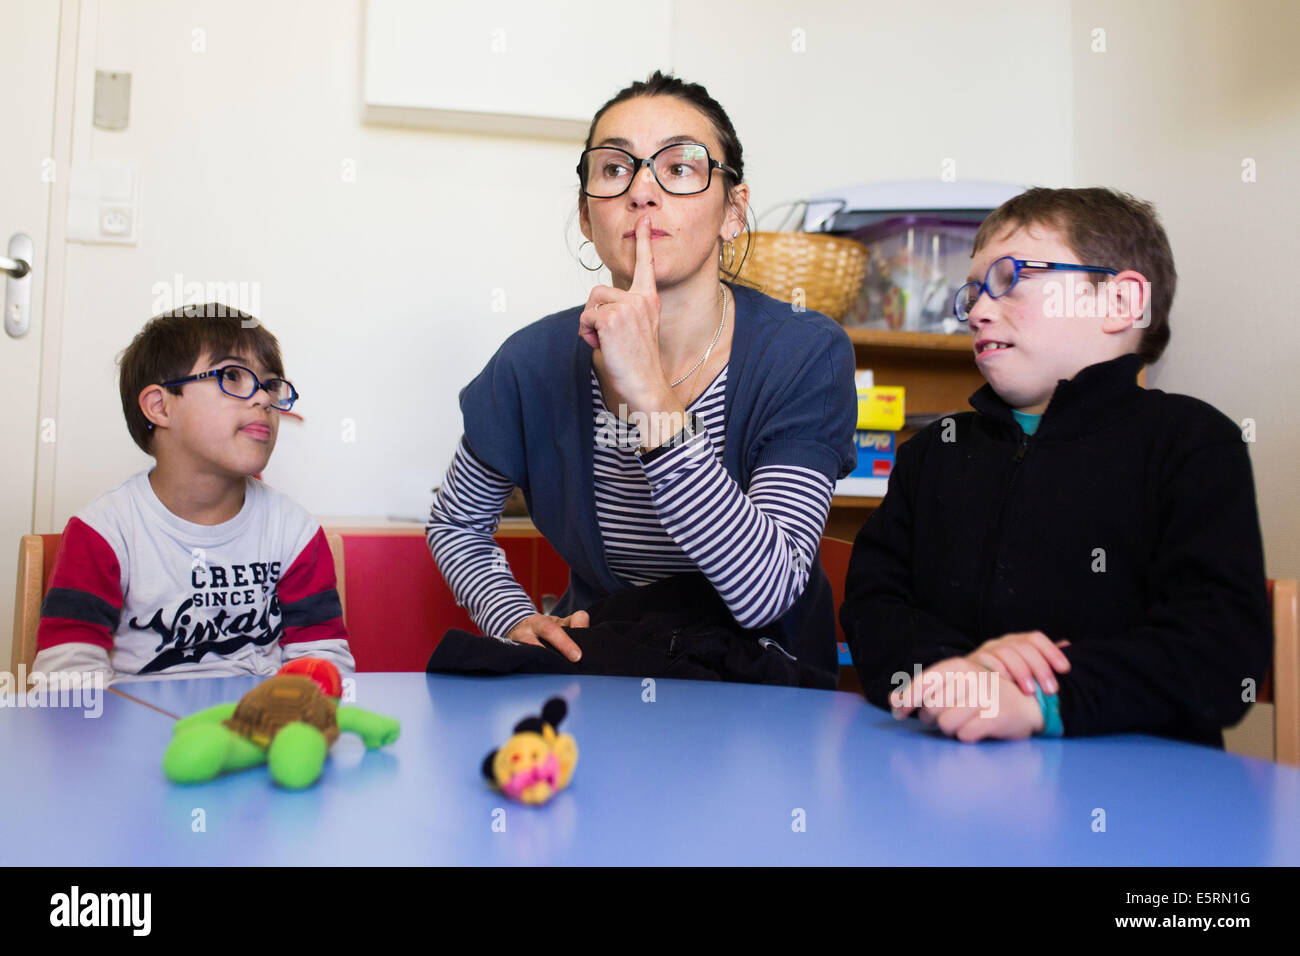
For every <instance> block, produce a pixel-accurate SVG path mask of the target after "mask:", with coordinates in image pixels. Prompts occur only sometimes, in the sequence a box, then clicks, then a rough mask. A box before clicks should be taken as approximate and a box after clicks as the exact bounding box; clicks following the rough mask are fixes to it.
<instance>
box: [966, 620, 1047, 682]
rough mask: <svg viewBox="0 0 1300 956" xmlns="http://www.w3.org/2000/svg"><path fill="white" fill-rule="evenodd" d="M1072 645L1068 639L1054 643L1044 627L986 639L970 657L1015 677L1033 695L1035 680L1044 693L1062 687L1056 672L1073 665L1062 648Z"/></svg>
mask: <svg viewBox="0 0 1300 956" xmlns="http://www.w3.org/2000/svg"><path fill="white" fill-rule="evenodd" d="M1069 646H1070V642H1069V641H1057V642H1056V643H1053V642H1052V639H1051V638H1050V637H1048V636H1047V635H1046V634H1044V633H1043V632H1042V631H1025V632H1023V633H1019V634H1003V635H1002V636H1001V637H997V638H994V639H993V640H991V641H985V642H984V643H983V644H981V645H980V646H979V647H977V648H975V650H974V651H972V652H971V654H970V659H971V660H973V661H975V662H976V663H977V664H982V665H983V666H985V667H987V668H989V669H990V670H995V671H997V672H998V673H999V674H1001V675H1002V676H1003V677H1005V678H1007V679H1008V680H1012V681H1014V682H1015V683H1016V684H1017V685H1018V686H1019V687H1020V690H1021V691H1022V692H1023V693H1025V694H1028V695H1029V696H1030V697H1033V696H1034V682H1035V681H1037V682H1038V686H1039V687H1041V688H1042V689H1043V693H1044V694H1055V693H1057V691H1059V690H1060V686H1059V685H1058V684H1057V682H1056V674H1064V673H1066V672H1067V671H1068V670H1069V669H1070V660H1069V658H1067V657H1066V656H1065V654H1064V653H1062V651H1061V648H1063V647H1069ZM1053 671H1055V673H1053Z"/></svg>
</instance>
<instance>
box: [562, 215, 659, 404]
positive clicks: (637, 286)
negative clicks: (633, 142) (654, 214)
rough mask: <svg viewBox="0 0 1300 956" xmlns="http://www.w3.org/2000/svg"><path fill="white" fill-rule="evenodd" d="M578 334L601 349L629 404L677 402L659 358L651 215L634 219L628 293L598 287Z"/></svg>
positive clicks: (618, 389)
mask: <svg viewBox="0 0 1300 956" xmlns="http://www.w3.org/2000/svg"><path fill="white" fill-rule="evenodd" d="M578 335H580V336H581V337H582V340H583V341H584V342H586V343H587V344H588V345H590V346H591V347H592V348H593V349H597V350H598V351H599V352H600V356H601V360H602V363H603V365H604V371H605V374H606V376H607V377H608V380H609V384H610V385H611V386H612V387H613V389H614V390H615V391H616V392H618V394H619V395H621V396H622V397H623V398H625V399H627V401H628V402H630V403H631V404H632V406H633V407H632V408H631V409H630V411H633V412H652V411H660V410H663V409H664V408H665V407H667V408H671V403H673V402H675V398H674V397H673V395H672V390H671V389H670V388H669V387H668V379H667V376H666V375H665V374H664V369H663V365H662V364H661V363H660V361H659V289H658V286H657V285H656V283H655V260H654V252H653V250H652V249H651V248H650V215H649V214H648V213H647V214H646V215H644V216H642V217H641V218H640V219H638V220H637V223H636V271H635V272H634V273H633V275H632V284H631V285H630V286H628V289H627V291H626V292H625V291H623V290H622V289H615V288H613V287H611V286H603V285H602V286H596V288H594V289H592V290H591V295H590V296H588V297H587V305H586V308H584V309H583V310H582V314H581V315H580V316H579V317H578Z"/></svg>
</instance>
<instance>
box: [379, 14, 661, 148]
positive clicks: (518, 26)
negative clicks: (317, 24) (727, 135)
mask: <svg viewBox="0 0 1300 956" xmlns="http://www.w3.org/2000/svg"><path fill="white" fill-rule="evenodd" d="M365 18H366V22H365V50H364V69H363V78H362V83H363V91H362V103H363V116H364V119H365V121H366V122H370V123H382V124H398V125H403V126H430V127H437V128H442V129H454V130H462V131H471V132H485V133H502V134H509V135H524V136H544V137H554V138H559V139H577V140H582V139H585V138H586V135H587V128H588V126H589V125H590V124H591V117H592V116H593V115H594V114H595V112H596V110H598V109H599V108H600V107H601V105H602V104H604V103H605V101H606V100H608V99H609V98H610V97H611V96H613V95H614V94H615V93H616V92H618V91H619V90H621V89H623V88H624V87H625V86H627V85H628V84H629V83H631V82H632V81H633V80H644V79H645V78H646V77H647V76H648V75H649V74H650V73H652V72H653V71H654V70H656V69H662V70H664V71H665V72H667V71H668V70H670V69H671V68H672V60H671V43H672V0H638V2H635V3H623V2H619V0H613V2H611V0H554V2H546V3H539V2H537V0H532V2H527V0H494V2H470V3H456V2H442V0H435V2H430V0H367V3H366V7H365Z"/></svg>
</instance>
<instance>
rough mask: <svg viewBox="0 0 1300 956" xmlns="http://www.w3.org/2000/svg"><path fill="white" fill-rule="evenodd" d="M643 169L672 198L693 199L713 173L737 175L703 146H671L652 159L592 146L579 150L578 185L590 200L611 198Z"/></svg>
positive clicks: (628, 186) (613, 148)
mask: <svg viewBox="0 0 1300 956" xmlns="http://www.w3.org/2000/svg"><path fill="white" fill-rule="evenodd" d="M642 166H649V167H650V171H651V172H653V173H654V177H655V180H656V181H657V182H658V183H659V185H660V186H661V187H663V191H664V192H666V193H668V194H669V195H671V196H694V195H695V194H696V193H702V192H704V191H705V190H706V189H708V188H709V186H710V184H712V182H713V171H714V170H715V169H720V170H722V171H723V172H724V173H730V174H731V175H732V176H733V177H736V178H739V177H737V176H736V171H735V170H734V169H732V168H731V167H730V166H724V165H723V164H722V163H720V162H718V161H717V160H716V159H714V158H713V157H712V156H710V155H709V148H708V147H707V146H705V145H704V144H703V143H670V144H669V145H667V146H665V147H664V148H663V149H660V150H658V151H657V152H656V153H655V154H654V155H653V156H649V157H647V158H645V159H642V158H641V157H640V156H633V155H632V154H631V153H629V152H628V151H627V150H625V149H619V148H618V147H617V146H595V147H593V148H591V149H585V150H583V151H582V156H581V157H580V158H579V161H578V182H579V183H581V185H582V191H583V192H584V193H586V194H587V195H588V196H590V197H591V198H592V199H613V198H615V197H616V196H621V195H623V194H624V193H625V192H627V191H628V189H630V188H631V186H632V182H633V180H635V179H636V177H637V174H638V173H640V172H641V167H642Z"/></svg>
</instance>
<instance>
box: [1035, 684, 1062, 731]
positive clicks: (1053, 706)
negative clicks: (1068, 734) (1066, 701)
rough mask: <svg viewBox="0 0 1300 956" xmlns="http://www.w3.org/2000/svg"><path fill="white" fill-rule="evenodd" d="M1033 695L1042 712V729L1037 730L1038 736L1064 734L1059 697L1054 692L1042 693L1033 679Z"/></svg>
mask: <svg viewBox="0 0 1300 956" xmlns="http://www.w3.org/2000/svg"><path fill="white" fill-rule="evenodd" d="M1034 697H1035V698H1036V699H1037V700H1038V709H1039V710H1041V711H1042V712H1043V729H1042V730H1040V731H1039V732H1038V736H1039V737H1063V736H1065V725H1064V724H1062V723H1061V701H1060V698H1058V697H1057V695H1056V694H1044V693H1043V689H1042V688H1041V687H1039V686H1038V682H1037V681H1034Z"/></svg>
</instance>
